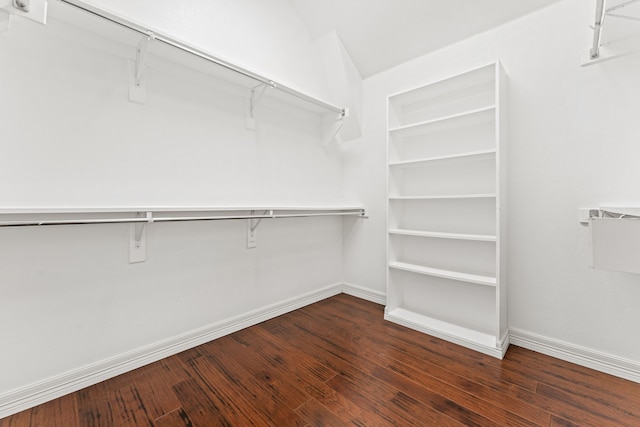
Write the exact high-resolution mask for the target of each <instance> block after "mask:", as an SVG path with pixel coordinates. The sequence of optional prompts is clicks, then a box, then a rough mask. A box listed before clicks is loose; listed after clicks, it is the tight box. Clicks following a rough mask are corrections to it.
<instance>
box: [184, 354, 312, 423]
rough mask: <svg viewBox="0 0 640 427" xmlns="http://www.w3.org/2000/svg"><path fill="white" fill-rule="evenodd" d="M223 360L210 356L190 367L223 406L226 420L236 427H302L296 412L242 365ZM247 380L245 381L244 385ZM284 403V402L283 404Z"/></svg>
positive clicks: (198, 359)
mask: <svg viewBox="0 0 640 427" xmlns="http://www.w3.org/2000/svg"><path fill="white" fill-rule="evenodd" d="M220 359H221V357H220V356H219V355H218V356H217V357H216V355H213V354H210V355H209V357H208V358H206V359H205V358H197V359H194V360H192V361H191V362H190V363H189V366H190V367H191V368H192V369H193V371H194V372H195V373H196V374H197V377H198V379H199V380H200V381H202V383H203V384H204V385H205V387H207V392H208V393H209V394H213V395H215V396H216V397H217V398H218V400H219V401H220V402H221V403H222V404H223V406H222V407H223V408H224V410H225V416H226V417H227V418H229V419H230V420H231V421H232V423H233V424H234V425H281V426H289V425H290V426H298V425H301V424H302V423H301V422H300V420H299V419H298V417H297V416H296V415H295V414H294V412H293V409H292V408H287V407H286V406H284V405H279V404H278V403H279V402H278V401H277V400H275V399H274V395H273V394H271V393H266V392H265V391H264V389H262V388H261V386H260V384H259V383H258V382H257V381H256V380H255V379H254V378H251V376H250V375H244V374H243V373H242V371H243V370H244V368H242V367H241V366H240V365H236V364H233V363H229V360H226V362H227V363H226V364H225V363H223V362H221V361H220ZM241 378H243V379H245V381H241V380H240V379H241ZM280 403H281V402H280Z"/></svg>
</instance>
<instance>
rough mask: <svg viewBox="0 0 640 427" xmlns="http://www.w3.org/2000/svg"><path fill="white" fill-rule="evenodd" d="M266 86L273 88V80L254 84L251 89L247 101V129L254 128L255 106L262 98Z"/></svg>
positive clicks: (274, 85)
mask: <svg viewBox="0 0 640 427" xmlns="http://www.w3.org/2000/svg"><path fill="white" fill-rule="evenodd" d="M268 87H270V88H275V87H276V84H275V83H274V82H273V81H270V82H269V83H262V84H259V85H258V86H255V87H253V88H252V89H251V93H250V94H249V101H248V105H247V111H248V115H247V129H249V130H255V129H256V116H255V113H256V107H257V106H258V103H259V102H260V99H262V95H264V92H265V91H266V90H267V88H268Z"/></svg>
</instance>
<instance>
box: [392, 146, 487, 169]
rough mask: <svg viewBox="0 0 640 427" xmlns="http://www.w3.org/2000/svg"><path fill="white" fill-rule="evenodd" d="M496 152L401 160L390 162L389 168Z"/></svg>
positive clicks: (483, 151) (482, 151) (474, 152)
mask: <svg viewBox="0 0 640 427" xmlns="http://www.w3.org/2000/svg"><path fill="white" fill-rule="evenodd" d="M496 152H497V151H496V150H495V149H491V150H479V151H468V152H464V153H458V154H449V155H446V156H438V157H425V158H421V159H413V160H403V161H399V162H390V163H389V166H414V165H419V164H420V163H428V162H436V161H439V160H449V159H459V158H464V157H474V156H484V155H491V154H496Z"/></svg>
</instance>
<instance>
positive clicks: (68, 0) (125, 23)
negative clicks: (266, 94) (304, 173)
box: [58, 0, 346, 117]
mask: <svg viewBox="0 0 640 427" xmlns="http://www.w3.org/2000/svg"><path fill="white" fill-rule="evenodd" d="M58 1H60V2H61V3H65V4H68V5H69V6H73V7H75V8H77V9H80V10H82V11H84V12H88V13H90V14H92V15H95V16H97V17H99V18H102V19H105V20H107V21H111V22H113V23H115V24H117V25H120V26H122V27H125V28H127V29H129V30H132V31H135V32H137V33H139V34H141V35H143V36H146V37H149V36H151V35H153V37H154V39H155V40H156V41H159V42H162V43H165V44H167V45H169V46H172V47H175V48H176V49H180V50H182V51H184V52H187V53H190V54H192V55H195V56H197V57H199V58H202V59H204V60H207V61H209V62H213V63H215V64H217V65H219V66H221V67H224V68H226V69H228V70H231V71H234V72H236V73H239V74H242V75H244V76H246V77H249V78H251V79H253V80H256V81H258V82H260V83H263V84H266V85H268V86H271V87H272V88H274V89H279V90H281V91H283V92H285V93H288V94H289V95H292V96H295V97H297V98H300V99H302V100H305V101H307V102H310V103H312V104H316V105H319V106H321V107H323V108H326V109H327V110H329V111H334V112H336V113H338V114H340V116H342V117H344V116H346V109H345V108H340V107H336V106H335V105H331V104H329V103H327V102H324V101H322V100H320V99H317V98H314V97H312V96H310V95H307V94H305V93H302V92H299V91H297V90H295V89H293V88H290V87H288V86H286V85H283V84H280V83H277V82H275V81H273V80H271V79H268V78H266V77H264V76H261V75H260V74H256V73H254V72H253V71H250V70H247V69H246V68H242V67H240V66H238V65H236V64H233V63H231V62H229V61H225V60H224V59H222V58H218V57H217V56H214V55H212V54H210V53H208V52H205V51H203V50H201V49H198V48H196V47H193V46H189V45H187V44H184V43H182V42H180V41H178V40H176V39H174V38H171V37H169V36H166V35H164V34H160V33H157V32H155V31H151V30H149V29H146V28H144V27H142V26H140V25H138V24H136V23H134V22H131V21H129V20H127V19H124V18H122V17H120V16H117V15H113V14H111V13H108V12H105V11H104V10H101V9H99V8H96V7H93V6H91V5H88V4H86V3H84V2H80V1H72V0H58Z"/></svg>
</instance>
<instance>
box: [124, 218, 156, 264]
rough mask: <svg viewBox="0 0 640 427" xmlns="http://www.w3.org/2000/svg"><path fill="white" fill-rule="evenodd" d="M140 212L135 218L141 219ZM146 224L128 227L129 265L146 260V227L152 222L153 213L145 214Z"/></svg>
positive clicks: (141, 223) (140, 223) (135, 224)
mask: <svg viewBox="0 0 640 427" xmlns="http://www.w3.org/2000/svg"><path fill="white" fill-rule="evenodd" d="M142 215H143V214H142V212H137V213H136V218H142ZM146 220H147V221H146V222H137V223H133V224H130V225H129V263H130V264H133V263H137V262H144V261H145V260H146V259H147V225H148V224H151V223H152V222H153V212H147V213H146Z"/></svg>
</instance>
